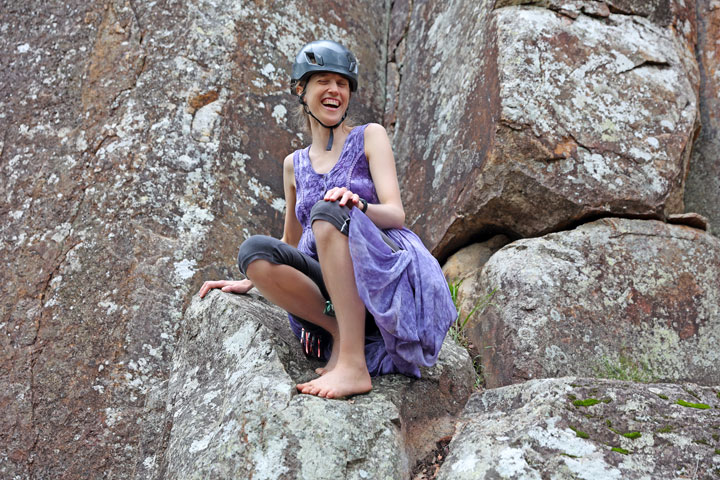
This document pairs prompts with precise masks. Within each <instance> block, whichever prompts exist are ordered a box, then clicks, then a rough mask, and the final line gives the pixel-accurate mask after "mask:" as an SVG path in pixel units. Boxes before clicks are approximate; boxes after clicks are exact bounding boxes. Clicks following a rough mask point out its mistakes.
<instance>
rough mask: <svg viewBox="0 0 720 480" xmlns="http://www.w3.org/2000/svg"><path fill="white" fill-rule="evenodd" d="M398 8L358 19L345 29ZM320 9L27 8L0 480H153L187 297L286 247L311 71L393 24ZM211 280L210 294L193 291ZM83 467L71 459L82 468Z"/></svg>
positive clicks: (17, 46) (12, 134)
mask: <svg viewBox="0 0 720 480" xmlns="http://www.w3.org/2000/svg"><path fill="white" fill-rule="evenodd" d="M384 6H385V3H384V2H383V1H376V2H370V3H368V2H365V1H363V2H359V1H351V2H346V3H344V5H343V9H344V11H345V12H347V13H348V17H347V18H359V16H358V15H359V14H358V12H360V11H362V12H364V11H365V9H368V8H370V9H377V10H378V11H382V10H383V8H384ZM327 11H328V8H327V5H326V4H324V3H322V2H319V3H318V2H316V3H313V4H312V5H309V4H308V5H298V4H297V3H295V2H289V1H281V2H250V3H248V2H235V1H225V0H211V1H203V2H195V1H189V2H145V3H142V2H141V3H133V2H124V1H119V0H118V1H114V0H112V1H102V2H80V1H72V0H71V1H68V2H62V3H58V2H55V3H51V4H48V2H40V1H28V2H10V4H7V2H6V4H4V5H3V7H2V15H0V31H1V32H2V38H3V44H4V45H6V46H7V52H6V53H7V54H6V55H3V56H2V59H0V62H1V63H0V67H1V68H0V72H1V73H0V76H1V78H2V81H0V172H1V175H2V179H3V180H2V182H0V199H1V200H0V261H2V264H3V268H2V271H1V273H0V277H1V281H0V294H1V296H2V300H1V301H0V359H1V361H0V408H1V409H2V411H3V412H4V413H3V415H2V418H1V419H0V444H1V445H2V448H0V477H2V478H15V477H20V478H98V477H100V476H103V475H105V476H107V477H112V478H131V477H133V476H135V477H136V478H147V477H148V476H149V475H150V473H149V471H148V468H154V467H153V465H154V457H155V453H156V452H157V451H158V449H159V448H160V440H159V438H160V432H161V431H162V428H163V419H164V411H165V397H166V393H167V392H166V389H167V379H168V375H169V369H170V363H169V361H170V358H171V357H172V353H173V349H174V344H175V337H176V334H177V329H178V325H179V321H180V318H181V315H182V310H183V307H184V304H185V303H186V301H187V298H188V296H189V294H190V293H191V292H192V291H195V290H196V289H197V288H198V285H199V281H200V280H201V279H205V278H212V277H226V276H232V273H231V271H230V269H229V268H223V267H213V266H212V265H229V266H230V265H232V264H233V258H235V255H236V252H237V247H238V245H239V244H240V242H241V241H242V239H243V238H244V237H245V236H247V235H249V234H250V233H269V234H274V235H278V234H279V232H280V231H281V226H282V218H283V209H284V200H283V191H282V180H281V176H282V175H281V172H282V159H283V157H284V156H285V155H286V154H287V153H289V149H291V148H293V147H299V146H301V145H302V143H303V142H302V141H301V139H300V138H299V137H298V136H297V134H296V132H297V129H296V128H295V126H294V125H292V124H291V122H290V112H291V110H293V109H294V108H295V106H296V105H297V100H296V99H295V98H294V97H291V96H290V95H289V93H287V92H288V82H287V81H286V78H287V76H288V71H289V67H290V62H291V61H292V57H293V56H294V54H295V52H296V51H297V50H298V49H299V48H300V46H302V45H303V44H304V43H305V42H307V41H309V40H312V39H314V38H318V37H329V38H342V39H344V40H345V41H346V43H347V44H348V45H349V46H350V47H352V48H353V49H354V50H355V51H356V52H357V55H358V57H359V59H360V63H361V64H362V69H363V84H362V86H361V90H360V91H359V92H358V95H357V96H356V98H354V99H353V102H354V103H353V109H354V111H355V113H356V114H357V116H358V117H359V118H358V119H359V120H365V121H366V120H370V119H375V120H379V119H380V118H381V116H382V111H383V102H384V97H383V88H382V86H383V79H384V72H385V55H384V44H385V37H386V34H385V32H386V24H385V21H383V20H380V21H377V22H357V23H355V22H354V21H349V20H347V19H345V17H342V18H341V17H340V16H339V15H337V16H332V15H331V16H328V15H327ZM196 275H197V276H196ZM68 459H72V461H69V460H68Z"/></svg>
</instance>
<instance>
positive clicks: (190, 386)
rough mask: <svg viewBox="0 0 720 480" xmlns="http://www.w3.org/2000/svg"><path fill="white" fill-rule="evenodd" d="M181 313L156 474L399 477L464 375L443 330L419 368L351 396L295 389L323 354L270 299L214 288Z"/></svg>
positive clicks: (428, 440) (443, 418)
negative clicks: (426, 364)
mask: <svg viewBox="0 0 720 480" xmlns="http://www.w3.org/2000/svg"><path fill="white" fill-rule="evenodd" d="M183 324H184V329H183V333H182V336H181V339H180V341H179V344H178V348H177V349H176V352H175V356H174V361H173V372H172V376H171V378H170V387H169V391H170V397H169V402H168V412H167V422H166V438H167V450H166V452H165V453H164V454H163V455H162V460H161V461H160V462H159V463H160V467H159V469H158V471H157V473H156V476H155V478H158V479H159V478H185V479H190V478H198V479H205V478H253V479H268V480H270V479H276V478H283V479H294V478H298V479H315V478H343V479H364V478H378V479H385V478H386V479H400V478H407V477H408V474H409V471H410V468H412V466H413V464H414V463H415V461H416V460H417V459H418V458H420V457H421V456H423V455H425V454H426V453H427V451H428V448H431V447H432V446H433V445H434V444H435V442H436V441H437V440H439V439H440V438H441V437H443V436H446V435H448V434H450V433H451V432H452V430H453V416H454V415H456V414H457V413H459V412H460V411H461V410H462V408H463V406H464V404H465V401H466V400H467V398H468V397H469V396H470V393H471V389H472V385H473V380H474V371H473V369H472V364H471V362H470V358H469V356H468V355H467V353H466V352H465V351H464V350H463V349H461V348H460V347H458V346H457V345H455V344H454V343H452V341H450V340H449V339H448V340H446V343H445V345H444V346H443V349H442V351H441V353H440V357H439V361H438V363H437V364H436V365H435V366H434V367H432V368H430V369H425V370H424V371H423V378H422V379H419V380H416V379H410V378H407V377H404V376H401V375H389V376H384V377H379V378H375V379H374V380H373V386H374V388H373V390H372V392H371V393H369V394H368V395H361V396H356V397H353V398H352V399H351V400H325V399H321V398H317V397H312V396H309V395H300V394H298V393H297V391H296V390H295V385H296V384H297V383H298V382H301V381H307V380H309V379H310V378H312V377H314V376H315V375H314V374H313V373H312V369H313V368H315V367H317V366H320V364H319V363H317V362H310V361H308V360H307V359H305V357H304V356H303V355H302V353H301V350H300V348H299V347H298V343H297V340H296V339H295V337H294V336H293V335H292V333H291V332H290V329H289V327H288V325H287V316H286V314H285V313H284V312H282V311H281V310H280V309H278V308H277V307H274V306H270V305H267V304H266V303H265V302H264V301H261V300H260V299H258V298H257V297H254V296H233V295H230V294H223V293H219V292H217V291H213V292H211V293H210V294H209V295H208V296H207V297H206V298H205V299H203V300H200V299H195V300H194V301H193V303H192V304H191V305H190V307H189V308H188V310H187V311H186V314H185V317H184V319H183Z"/></svg>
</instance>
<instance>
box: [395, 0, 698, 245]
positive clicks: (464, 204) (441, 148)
mask: <svg viewBox="0 0 720 480" xmlns="http://www.w3.org/2000/svg"><path fill="white" fill-rule="evenodd" d="M551 3H554V2H551ZM563 3H564V4H567V5H571V3H572V2H563ZM579 3H583V2H579ZM584 3H595V4H597V3H598V2H584ZM625 3H628V2H625ZM493 4H494V2H488V1H484V2H461V1H453V2H423V3H416V4H413V10H412V12H411V15H410V19H409V22H408V26H407V30H408V31H407V35H406V36H405V37H404V38H403V40H401V41H400V42H399V43H398V46H397V47H395V49H394V52H395V58H396V63H397V64H398V65H400V66H401V74H402V75H401V79H400V81H399V87H398V91H399V94H400V100H399V104H398V105H397V107H395V111H396V117H397V121H396V125H395V138H394V142H395V147H396V150H397V157H398V159H399V171H400V172H401V177H402V178H403V185H404V187H405V190H404V192H405V199H406V202H405V203H406V205H407V209H408V218H409V219H410V223H411V224H413V222H414V225H415V226H417V229H418V231H419V232H420V234H421V236H423V238H424V239H425V241H426V242H427V243H428V244H429V245H430V246H431V247H432V249H433V251H434V252H435V253H436V254H438V255H439V256H440V257H444V256H446V255H447V254H449V253H451V252H452V251H453V250H455V249H457V248H458V247H460V246H462V245H463V244H464V243H466V242H467V241H468V240H469V239H470V238H472V237H473V236H477V235H487V234H490V233H493V232H497V231H498V230H499V231H505V232H508V233H510V234H512V235H515V236H535V235H540V234H543V233H547V232H550V231H555V230H558V229H562V228H567V227H568V226H571V225H574V224H576V223H578V222H580V221H582V220H584V219H587V218H591V217H594V216H597V215H607V214H611V215H621V216H641V217H649V218H664V216H665V215H666V214H667V213H679V212H682V211H683V185H684V179H685V175H686V172H687V168H688V162H689V156H690V146H691V141H692V139H693V137H694V135H695V132H696V129H697V127H698V111H697V110H698V107H697V88H698V73H697V65H696V62H695V58H694V53H693V51H692V50H691V49H689V48H687V43H686V42H685V40H684V39H685V37H683V36H681V35H680V34H676V33H674V30H673V28H671V27H672V26H671V25H667V26H663V24H662V23H663V22H660V23H657V22H654V21H653V19H651V18H647V17H645V16H640V15H624V14H619V13H614V12H613V10H610V11H609V12H606V13H607V15H605V16H603V15H599V14H592V15H591V14H588V13H587V12H585V11H584V10H580V11H578V12H576V13H577V15H568V14H565V13H562V12H560V11H558V10H557V9H555V10H553V9H550V8H542V7H539V6H506V7H502V8H497V9H494V10H493ZM623 11H625V10H623ZM691 27H692V25H690V27H688V28H691ZM420 46H422V47H423V48H420ZM389 48H390V49H392V48H393V45H390V46H389ZM398 57H400V58H398ZM391 58H392V55H391ZM629 92H632V94H628V93H629Z"/></svg>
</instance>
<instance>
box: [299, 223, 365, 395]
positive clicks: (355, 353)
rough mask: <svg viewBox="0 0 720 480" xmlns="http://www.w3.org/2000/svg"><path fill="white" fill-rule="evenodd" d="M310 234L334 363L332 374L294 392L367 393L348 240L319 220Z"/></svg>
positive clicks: (360, 311) (361, 314)
mask: <svg viewBox="0 0 720 480" xmlns="http://www.w3.org/2000/svg"><path fill="white" fill-rule="evenodd" d="M313 232H314V233H315V240H316V243H317V248H318V256H319V258H320V268H321V269H322V273H323V279H324V280H325V285H326V286H327V289H328V293H329V294H330V298H331V299H332V302H333V306H334V307H335V314H336V316H337V325H338V331H339V338H337V337H336V338H337V340H338V341H337V342H336V343H335V345H334V347H333V356H335V355H337V361H336V363H335V365H334V368H332V370H330V371H328V372H327V373H325V374H324V375H323V376H321V377H320V378H316V379H315V380H313V381H311V382H308V383H303V384H299V385H298V386H297V389H298V390H299V391H301V392H302V393H307V394H311V395H317V396H319V397H325V398H338V397H344V396H347V395H354V394H359V393H366V392H369V391H370V390H371V389H372V382H371V380H370V374H369V373H368V370H367V365H366V363H365V305H364V304H363V302H362V300H361V299H360V296H359V295H358V291H357V285H356V284H355V275H354V272H353V265H352V260H351V258H350V248H349V245H348V239H347V237H346V236H345V235H343V234H342V233H340V232H339V231H338V230H337V229H336V228H335V227H334V226H332V225H331V224H330V223H328V222H325V221H322V220H316V221H315V222H314V223H313Z"/></svg>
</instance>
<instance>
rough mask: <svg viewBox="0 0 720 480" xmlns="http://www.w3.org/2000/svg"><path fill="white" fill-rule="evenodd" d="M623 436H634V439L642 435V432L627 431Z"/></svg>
mask: <svg viewBox="0 0 720 480" xmlns="http://www.w3.org/2000/svg"><path fill="white" fill-rule="evenodd" d="M622 436H623V437H625V438H632V439H633V440H635V439H636V438H640V437H642V434H641V433H640V432H627V433H623V434H622Z"/></svg>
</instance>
